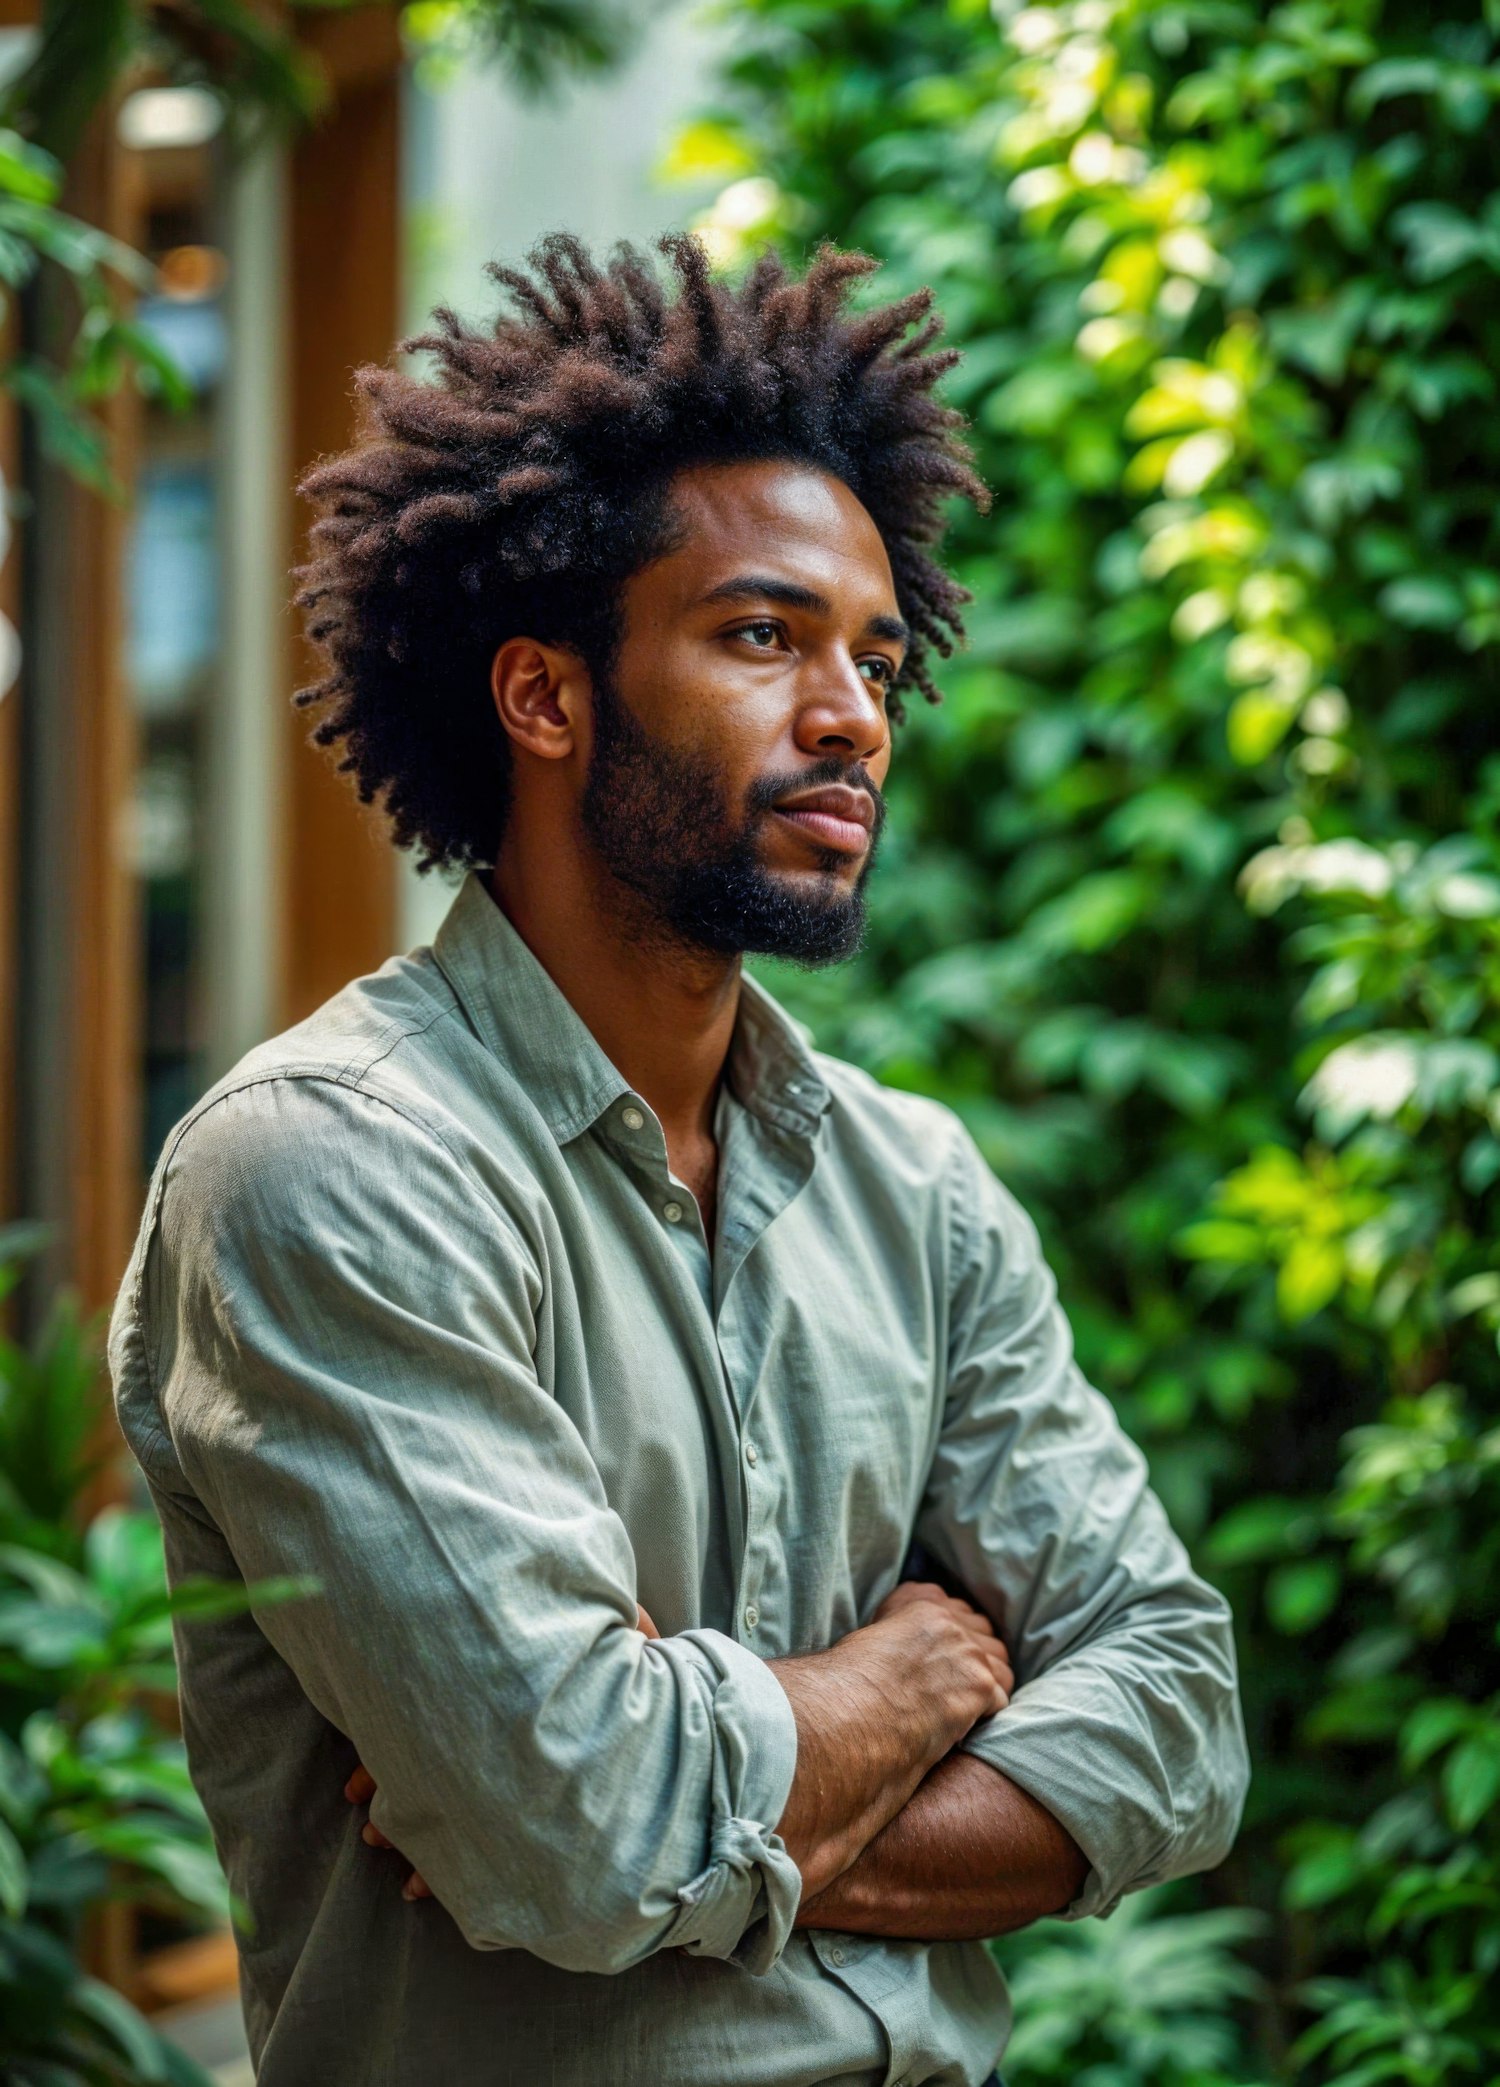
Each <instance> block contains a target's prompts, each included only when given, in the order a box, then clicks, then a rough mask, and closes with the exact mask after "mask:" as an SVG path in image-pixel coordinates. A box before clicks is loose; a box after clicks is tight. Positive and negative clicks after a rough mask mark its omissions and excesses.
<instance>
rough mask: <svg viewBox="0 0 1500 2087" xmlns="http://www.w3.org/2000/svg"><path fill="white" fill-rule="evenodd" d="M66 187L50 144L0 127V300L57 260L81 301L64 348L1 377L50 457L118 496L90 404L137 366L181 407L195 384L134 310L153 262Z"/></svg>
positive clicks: (22, 361) (144, 380) (147, 388)
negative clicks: (69, 205) (60, 203)
mask: <svg viewBox="0 0 1500 2087" xmlns="http://www.w3.org/2000/svg"><path fill="white" fill-rule="evenodd" d="M61 187H62V170H61V168H60V166H59V165H58V163H57V161H56V160H54V159H53V158H52V157H51V155H50V154H49V153H46V152H44V151H42V150H41V149H40V148H39V147H38V146H36V145H31V144H28V143H27V142H26V141H25V140H24V139H23V138H21V137H19V136H18V135H17V134H16V133H15V132H14V131H12V130H5V129H0V305H3V302H4V300H6V299H11V298H14V297H15V296H16V295H17V294H18V293H19V292H20V291H21V290H23V289H24V288H25V287H26V285H27V284H29V283H30V282H31V281H32V279H33V278H34V276H35V275H36V273H37V271H38V269H39V268H40V267H41V266H42V264H43V263H44V262H50V263H51V264H52V265H53V266H54V267H55V268H56V269H57V270H59V271H60V273H61V274H62V275H63V276H64V277H65V278H66V280H67V281H68V282H69V283H70V284H71V286H72V290H73V297H74V303H75V306H76V315H75V318H74V320H73V321H72V322H71V324H70V330H69V334H68V338H67V341H66V345H65V347H64V348H63V349H62V351H61V352H60V353H58V354H43V353H41V352H32V353H27V354H24V355H21V356H19V357H17V358H15V359H14V360H12V361H10V362H8V363H6V364H5V366H4V368H3V369H0V383H3V384H4V385H5V388H6V389H7V390H8V391H9V392H10V393H11V394H12V396H13V397H14V398H16V399H17V400H18V401H19V402H20V404H21V405H22V406H24V407H25V408H26V410H27V411H28V412H29V413H30V414H31V415H32V418H33V420H34V421H35V423H36V427H37V431H38V434H39V435H40V437H41V442H42V446H43V448H44V449H45V450H46V451H47V453H48V454H49V455H50V456H51V457H53V458H54V459H55V460H56V461H57V462H58V463H59V464H61V465H63V467H64V468H65V469H66V470H68V471H71V472H72V473H73V475H74V477H76V478H78V479H80V480H81V481H82V482H83V483H84V484H85V485H88V486H92V487H93V489H94V490H95V491H96V492H100V493H108V494H111V495H113V496H114V497H119V492H120V488H119V486H118V484H117V482H116V480H115V478H114V476H113V474H112V472H111V471H110V468H109V458H108V445H107V440H106V436H105V431H104V429H103V427H102V426H101V424H100V422H99V421H98V420H97V419H96V418H95V416H94V414H93V412H92V411H91V408H93V407H94V406H96V405H98V404H99V402H100V401H101V400H103V399H106V398H108V397H109V396H110V395H111V394H112V393H113V392H115V391H117V390H118V389H119V388H120V385H121V384H122V383H123V382H124V381H125V379H126V378H127V376H130V375H133V376H134V378H135V381H136V383H137V384H138V385H139V386H140V388H141V390H142V391H143V392H145V393H146V394H147V395H148V396H151V397H156V398H160V399H161V400H162V401H163V402H164V403H165V404H167V405H169V406H172V407H175V408H181V407H183V406H184V405H186V404H187V402H188V397H189V393H188V390H187V387H186V385H185V383H184V380H183V378H182V376H181V373H180V372H179V371H178V369H177V366H176V364H175V363H174V362H173V361H172V360H171V358H170V357H169V356H168V355H167V354H165V352H164V351H163V349H162V347H161V345H160V343H159V342H158V341H157V340H156V339H155V338H154V336H153V335H152V334H151V333H150V331H149V330H148V329H147V328H146V327H144V326H141V325H140V324H138V322H137V321H136V320H135V319H134V318H132V317H131V315H130V311H129V306H128V301H127V300H128V294H129V292H130V291H132V290H134V289H138V288H142V287H145V286H147V285H149V284H150V283H151V281H152V280H153V279H154V276H155V270H154V269H153V268H152V267H151V266H150V264H149V263H148V262H146V261H145V260H143V259H142V257H141V256H140V255H139V254H137V253H135V252H134V251H133V250H132V249H131V248H130V247H128V246H122V245H121V243H120V241H119V240H118V239H112V238H110V236H109V235H108V233H105V232H100V231H97V230H96V229H95V228H94V227H93V226H92V225H86V224H84V223H83V221H82V220H81V219H79V218H76V217H70V216H69V215H68V214H67V213H66V212H65V211H62V210H59V209H58V208H57V204H56V199H57V196H58V193H59V191H60V189H61ZM122 286H123V288H122Z"/></svg>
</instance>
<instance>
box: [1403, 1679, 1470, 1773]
mask: <svg viewBox="0 0 1500 2087" xmlns="http://www.w3.org/2000/svg"><path fill="white" fill-rule="evenodd" d="M1474 1716H1475V1712H1474V1709H1473V1706H1472V1705H1471V1704H1469V1703H1465V1702H1462V1701H1461V1700H1460V1699H1459V1698H1458V1697H1457V1696H1434V1697H1432V1698H1430V1699H1429V1700H1428V1701H1427V1702H1425V1703H1419V1704H1418V1705H1417V1707H1416V1709H1415V1710H1414V1711H1413V1712H1412V1713H1411V1716H1410V1717H1409V1718H1408V1719H1407V1720H1406V1723H1405V1724H1404V1725H1403V1726H1402V1728H1401V1765H1402V1767H1403V1768H1404V1769H1405V1771H1406V1773H1407V1774H1408V1775H1411V1774H1413V1773H1414V1772H1415V1771H1416V1770H1417V1769H1418V1768H1420V1767H1421V1766H1422V1764H1423V1762H1424V1761H1429V1760H1431V1758H1432V1756H1433V1755H1434V1754H1435V1753H1437V1752H1438V1751H1439V1750H1440V1749H1441V1748H1442V1747H1445V1746H1447V1745H1449V1744H1450V1743H1451V1742H1452V1741H1453V1740H1455V1739H1456V1738H1458V1736H1459V1734H1460V1733H1462V1732H1466V1731H1468V1729H1469V1727H1470V1726H1471V1725H1472V1724H1473V1722H1474Z"/></svg>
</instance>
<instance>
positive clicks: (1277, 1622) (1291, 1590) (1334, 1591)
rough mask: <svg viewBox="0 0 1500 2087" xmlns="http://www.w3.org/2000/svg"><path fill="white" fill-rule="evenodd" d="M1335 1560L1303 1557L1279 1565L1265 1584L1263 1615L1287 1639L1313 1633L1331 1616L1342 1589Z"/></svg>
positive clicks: (1339, 1568) (1341, 1577)
mask: <svg viewBox="0 0 1500 2087" xmlns="http://www.w3.org/2000/svg"><path fill="white" fill-rule="evenodd" d="M1343 1584H1344V1572H1343V1567H1342V1566H1341V1565H1340V1563H1339V1561H1338V1559H1337V1558H1305V1559H1299V1560H1298V1561H1297V1562H1296V1563H1294V1564H1288V1565H1279V1566H1277V1568H1276V1570H1275V1571H1274V1572H1273V1573H1272V1574H1271V1575H1270V1577H1269V1579H1268V1580H1267V1581H1266V1613H1267V1615H1268V1616H1269V1617H1270V1619H1271V1624H1272V1627H1273V1628H1274V1629H1275V1630H1277V1631H1279V1632H1280V1633H1281V1634H1282V1636H1284V1637H1288V1638H1299V1637H1302V1636H1303V1635H1304V1634H1305V1633H1306V1632H1308V1631H1310V1630H1315V1629H1316V1628H1317V1626H1318V1625H1319V1624H1320V1623H1322V1622H1324V1621H1326V1619H1327V1618H1328V1617H1329V1616H1330V1615H1331V1614H1332V1613H1333V1610H1334V1607H1335V1606H1336V1604H1337V1602H1338V1598H1339V1595H1340V1593H1341V1591H1342V1589H1343Z"/></svg>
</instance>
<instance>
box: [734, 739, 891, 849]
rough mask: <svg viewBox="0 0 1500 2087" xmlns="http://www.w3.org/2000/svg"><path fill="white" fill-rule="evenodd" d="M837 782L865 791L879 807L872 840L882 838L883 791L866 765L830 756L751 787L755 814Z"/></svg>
mask: <svg viewBox="0 0 1500 2087" xmlns="http://www.w3.org/2000/svg"><path fill="white" fill-rule="evenodd" d="M835 783H843V784H844V785H846V786H847V787H848V788H849V789H851V790H863V791H864V793H865V795H866V796H867V797H868V798H869V799H870V801H871V802H872V804H873V805H874V807H875V823H874V826H873V829H872V832H871V839H872V841H874V840H878V839H879V837H880V829H881V827H882V826H883V825H884V824H885V815H886V802H885V799H884V798H883V797H882V796H881V794H880V791H879V789H878V788H877V787H876V785H875V784H874V783H873V782H872V781H871V779H870V777H869V775H868V774H867V773H866V771H865V769H864V767H863V765H862V764H861V763H860V762H858V761H856V762H854V763H853V764H852V765H851V764H850V763H849V762H847V761H844V760H841V759H840V758H839V756H838V755H837V754H830V755H828V756H827V758H826V759H825V760H822V761H815V762H814V763H813V765H812V767H811V768H799V769H797V770H795V772H793V773H791V774H787V775H765V776H762V777H761V778H760V779H759V781H758V782H754V783H752V784H751V786H750V789H749V792H748V793H747V794H748V802H749V808H750V810H751V812H752V813H761V812H770V811H774V810H775V808H776V805H777V802H778V800H779V799H781V798H783V797H790V796H791V795H793V793H796V794H797V795H798V796H801V795H803V794H804V793H805V792H807V791H810V790H826V789H829V788H831V787H832V786H833V785H834V784H835Z"/></svg>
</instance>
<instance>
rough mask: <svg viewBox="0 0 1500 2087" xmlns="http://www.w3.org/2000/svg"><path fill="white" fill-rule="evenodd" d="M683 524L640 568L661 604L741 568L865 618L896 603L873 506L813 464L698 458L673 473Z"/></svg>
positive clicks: (680, 600) (687, 597) (693, 594)
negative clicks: (669, 544)
mask: <svg viewBox="0 0 1500 2087" xmlns="http://www.w3.org/2000/svg"><path fill="white" fill-rule="evenodd" d="M671 497H672V507H673V509H674V511H675V514H676V518H677V521H678V523H679V525H680V526H679V530H678V535H677V542H676V544H675V545H674V547H673V548H672V549H671V550H670V551H668V552H667V553H666V554H665V556H663V557H661V558H659V559H658V560H656V562H655V564H654V565H652V566H648V567H647V568H646V570H645V572H644V573H641V574H638V575H637V580H638V582H639V581H649V582H651V583H652V591H653V592H654V593H656V594H657V596H658V599H659V600H660V601H661V602H662V605H663V606H665V605H666V603H667V602H668V601H672V602H675V604H676V605H678V606H680V607H683V608H686V607H687V606H688V605H689V604H690V603H691V602H692V601H694V600H695V599H697V598H698V597H699V596H700V595H702V594H703V593H705V592H707V590H708V589H710V588H712V587H715V586H717V585H718V584H719V583H720V582H721V581H724V580H728V579H733V578H734V577H735V576H736V575H737V574H741V573H745V572H756V573H763V574H766V575H768V576H770V577H773V578H775V579H784V580H791V581H795V582H797V583H798V584H800V585H802V586H804V587H811V588H814V589H815V590H816V591H817V592H818V593H820V594H826V595H827V597H828V599H829V600H830V601H831V602H832V603H833V605H834V609H835V611H836V612H837V613H840V614H843V613H852V614H855V615H857V616H858V617H859V618H860V619H861V620H864V619H865V618H867V617H869V616H870V615H875V614H886V615H894V614H895V613H896V590H895V584H894V582H893V580H892V578H891V562H890V559H889V558H888V557H887V555H886V548H885V544H884V543H883V542H882V540H881V535H880V531H879V530H878V529H877V528H876V526H875V524H874V522H873V520H872V519H871V517H870V514H869V511H868V509H867V508H866V507H865V506H864V505H863V503H862V502H861V501H859V500H858V499H856V497H855V495H854V494H853V493H851V492H850V490H849V488H848V487H847V486H846V485H845V484H844V483H843V481H842V479H838V478H835V477H833V476H832V475H831V473H829V472H826V471H819V470H817V469H816V468H815V467H813V466H811V465H807V464H792V463H765V462H756V463H736V464H704V465H695V466H694V467H692V468H691V469H689V470H686V471H682V472H680V473H679V474H678V476H677V477H676V478H675V479H674V480H673V481H672V494H671Z"/></svg>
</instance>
